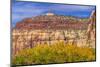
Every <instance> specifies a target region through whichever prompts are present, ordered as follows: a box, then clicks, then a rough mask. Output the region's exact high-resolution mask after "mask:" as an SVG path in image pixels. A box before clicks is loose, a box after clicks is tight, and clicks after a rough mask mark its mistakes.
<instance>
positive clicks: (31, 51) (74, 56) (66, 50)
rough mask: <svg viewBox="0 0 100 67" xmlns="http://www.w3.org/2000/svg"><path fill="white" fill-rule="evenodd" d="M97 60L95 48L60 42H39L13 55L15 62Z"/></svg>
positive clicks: (40, 62)
mask: <svg viewBox="0 0 100 67" xmlns="http://www.w3.org/2000/svg"><path fill="white" fill-rule="evenodd" d="M93 60H95V49H94V48H89V47H77V46H76V45H72V44H64V42H58V43H55V44H51V45H48V44H37V46H36V47H34V48H27V49H24V50H21V51H20V52H19V53H18V54H16V55H15V56H13V59H12V63H13V64H17V65H19V64H48V63H64V62H78V61H93Z"/></svg>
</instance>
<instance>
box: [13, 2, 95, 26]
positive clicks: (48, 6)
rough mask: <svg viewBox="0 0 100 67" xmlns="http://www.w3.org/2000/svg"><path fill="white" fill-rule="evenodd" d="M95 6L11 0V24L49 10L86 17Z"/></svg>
mask: <svg viewBox="0 0 100 67" xmlns="http://www.w3.org/2000/svg"><path fill="white" fill-rule="evenodd" d="M92 10H95V6H81V5H67V4H66V5H65V4H54V3H40V2H18V1H17V2H12V26H13V27H14V26H15V24H16V23H17V22H19V21H21V20H22V19H24V18H29V17H34V16H38V15H41V14H46V13H47V12H49V11H51V12H53V13H55V14H57V15H65V16H75V17H79V18H87V17H89V16H90V14H91V12H92Z"/></svg>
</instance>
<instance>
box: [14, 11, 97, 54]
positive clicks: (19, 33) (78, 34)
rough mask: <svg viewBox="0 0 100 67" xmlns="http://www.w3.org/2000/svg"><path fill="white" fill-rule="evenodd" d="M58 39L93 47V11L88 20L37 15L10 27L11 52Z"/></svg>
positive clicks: (50, 42) (48, 43)
mask: <svg viewBox="0 0 100 67" xmlns="http://www.w3.org/2000/svg"><path fill="white" fill-rule="evenodd" d="M60 41H63V42H64V44H74V45H77V46H79V47H84V46H88V47H92V48H95V12H94V13H92V15H91V16H90V19H89V21H88V22H80V21H79V20H76V19H75V18H68V17H65V16H55V15H50V16H38V17H35V18H28V19H25V20H23V21H21V22H19V23H17V24H16V27H15V28H14V29H12V46H13V47H12V49H13V54H16V53H17V52H18V51H20V50H22V49H25V48H33V47H35V46H36V45H37V44H41V45H43V44H47V45H51V44H53V43H57V42H60Z"/></svg>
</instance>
